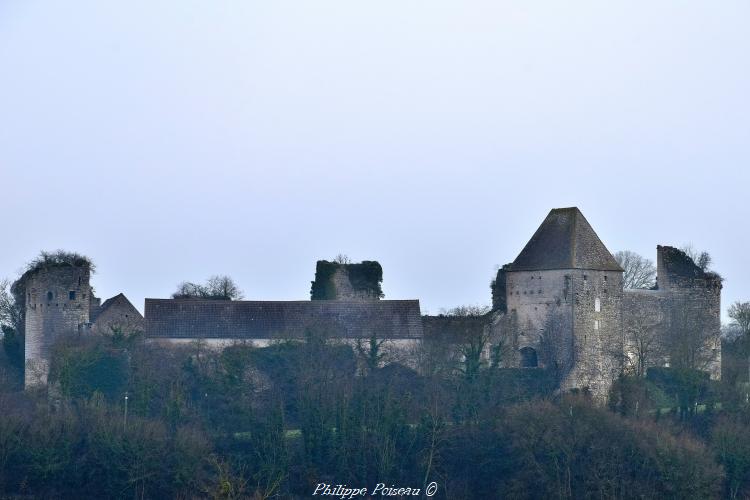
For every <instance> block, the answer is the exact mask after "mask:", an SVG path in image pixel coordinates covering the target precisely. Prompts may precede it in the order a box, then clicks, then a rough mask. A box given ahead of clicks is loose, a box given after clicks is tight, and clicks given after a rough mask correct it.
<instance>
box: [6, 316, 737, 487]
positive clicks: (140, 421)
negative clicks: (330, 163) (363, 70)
mask: <svg viewBox="0 0 750 500" xmlns="http://www.w3.org/2000/svg"><path fill="white" fill-rule="evenodd" d="M467 321H469V320H467ZM460 324H461V325H464V326H465V323H460ZM456 325H459V323H456ZM52 364H53V370H52V374H53V375H52V376H51V380H52V384H53V386H54V387H57V388H59V390H58V389H55V390H54V391H56V392H55V393H56V394H60V393H61V394H62V395H61V396H57V397H56V398H55V399H54V400H53V404H52V405H50V404H48V400H47V399H46V396H42V395H35V393H29V394H26V393H16V394H13V393H7V392H2V391H0V408H2V409H3V412H4V413H3V418H1V419H0V497H17V496H24V495H25V496H27V497H34V498H36V497H42V498H44V497H46V498H133V497H136V498H196V497H199V498H204V497H213V498H248V497H251V498H252V497H255V498H269V497H274V496H275V497H278V498H295V497H301V498H305V497H308V496H309V495H310V494H311V492H312V491H313V490H314V488H315V485H316V484H317V483H319V482H321V481H325V482H332V483H334V484H338V483H342V484H343V483H346V484H349V485H359V484H361V485H363V486H368V487H370V488H372V487H373V486H374V485H375V484H376V483H378V482H385V483H386V484H396V485H403V486H408V487H414V488H424V486H425V485H426V484H428V483H429V482H431V481H435V482H437V484H438V485H439V492H438V496H437V498H451V499H474V498H717V497H719V496H720V495H721V494H722V493H723V494H724V495H725V496H727V497H730V498H737V497H743V496H747V495H748V494H749V493H750V421H749V420H748V419H747V418H746V416H745V415H744V411H745V410H744V407H743V406H741V405H740V406H739V407H738V408H741V409H740V410H739V412H738V413H730V412H728V411H727V410H724V409H721V410H720V409H715V410H711V411H709V410H708V401H709V398H711V397H718V396H716V395H715V394H713V393H712V390H713V385H712V384H710V383H709V384H708V385H707V387H706V388H705V390H704V392H703V393H700V394H699V402H700V404H702V405H703V409H702V410H701V411H700V412H699V413H698V414H694V413H693V414H686V415H685V416H683V417H682V418H676V415H675V416H674V417H673V416H671V415H670V414H667V413H665V414H664V415H663V416H660V415H661V411H659V410H660V409H661V408H660V406H661V405H665V404H666V405H672V406H675V407H676V406H677V405H678V402H679V399H678V395H679V393H680V391H685V389H683V388H681V387H682V385H684V384H687V385H688V386H689V385H690V384H692V383H693V379H692V378H691V377H689V376H685V377H683V376H682V375H681V374H679V373H676V372H672V371H661V372H660V371H657V372H654V373H652V374H651V378H649V379H634V378H633V379H623V380H621V381H620V382H618V384H616V387H617V388H618V389H617V390H616V391H613V392H616V393H617V394H619V395H616V394H615V395H613V401H614V403H613V409H615V410H617V412H619V413H621V414H622V415H618V414H617V413H616V412H612V411H609V410H606V409H603V408H597V407H596V406H594V404H593V403H592V402H591V401H588V400H586V399H585V398H584V397H560V396H559V395H555V394H554V393H553V389H554V387H555V384H554V374H552V373H551V372H549V371H547V370H543V369H515V370H512V369H498V368H497V367H494V368H493V367H491V366H485V365H481V366H479V369H478V370H477V371H476V373H474V374H473V376H472V377H467V376H466V375H465V373H463V372H462V371H460V370H453V371H437V372H431V373H430V374H429V375H421V374H420V373H418V372H416V371H414V370H411V369H409V368H406V367H404V366H400V365H398V364H386V365H385V366H384V367H375V366H371V367H369V369H366V370H361V371H360V372H359V374H356V369H357V358H356V354H355V352H354V351H353V349H352V347H350V346H347V345H337V344H335V343H334V342H332V341H331V340H330V339H329V338H328V336H327V331H326V330H325V328H313V329H310V330H309V331H308V333H307V335H306V337H305V339H303V340H302V341H285V342H279V343H276V344H273V345H271V346H269V347H265V348H259V347H254V346H252V345H250V344H243V343H238V344H236V345H232V346H229V347H227V348H225V349H224V350H213V349H209V348H208V347H207V346H206V345H205V344H203V343H200V342H195V343H192V344H189V345H184V346H179V347H178V346H173V347H172V348H169V349H166V348H164V347H162V346H158V345H149V344H146V343H144V342H143V340H142V338H139V337H135V338H132V339H125V338H120V339H118V338H117V336H107V337H90V338H85V339H83V340H78V341H75V342H66V343H64V344H61V345H59V346H58V347H57V348H56V349H55V351H54V357H53V360H52ZM686 377H687V378H686ZM696 380H702V379H700V378H698V379H696ZM701 383H702V382H701ZM54 391H53V392H54ZM126 391H127V393H128V395H129V404H128V419H127V424H126V422H125V401H124V398H123V397H122V396H123V394H124V393H125V392H126ZM701 398H702V399H701ZM722 398H723V396H722ZM634 401H646V402H645V403H639V404H638V407H639V411H638V412H635V411H634ZM722 401H723V400H722ZM623 415H624V416H623ZM657 419H658V422H655V420H657ZM722 467H723V469H722ZM725 473H726V476H725V475H724V474H725ZM725 477H726V480H725ZM84 485H85V487H84Z"/></svg>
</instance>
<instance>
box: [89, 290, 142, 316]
mask: <svg viewBox="0 0 750 500" xmlns="http://www.w3.org/2000/svg"><path fill="white" fill-rule="evenodd" d="M115 305H119V306H120V307H122V308H126V309H129V310H132V311H133V313H135V316H136V318H140V319H143V317H142V316H141V313H140V312H139V311H138V309H136V308H135V306H134V305H133V304H132V303H131V302H130V301H129V300H128V298H127V297H126V296H125V294H123V293H118V294H117V295H115V296H114V297H110V298H108V299H107V300H105V301H104V302H102V305H100V306H98V307H93V308H92V310H91V311H90V319H89V321H91V323H95V322H96V320H97V319H98V318H99V316H101V315H102V314H103V313H104V312H106V311H107V310H108V309H109V308H110V307H113V306H115Z"/></svg>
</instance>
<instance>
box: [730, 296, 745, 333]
mask: <svg viewBox="0 0 750 500" xmlns="http://www.w3.org/2000/svg"><path fill="white" fill-rule="evenodd" d="M728 313H729V317H730V318H732V323H733V324H734V325H736V326H737V327H739V329H740V332H741V334H742V335H743V336H746V337H747V336H748V335H750V302H740V301H737V302H735V303H734V304H732V305H731V306H729V311H728Z"/></svg>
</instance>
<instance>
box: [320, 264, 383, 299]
mask: <svg viewBox="0 0 750 500" xmlns="http://www.w3.org/2000/svg"><path fill="white" fill-rule="evenodd" d="M339 269H344V270H346V273H347V275H348V276H349V281H350V283H351V285H352V288H353V289H354V290H355V291H359V292H365V293H366V294H368V295H369V296H371V297H373V298H382V297H383V289H382V286H381V285H382V283H383V268H382V267H381V266H380V264H379V263H378V262H376V261H371V260H365V261H362V262H360V263H359V264H341V263H338V262H329V261H327V260H319V261H318V262H317V264H316V265H315V281H313V282H312V287H311V289H310V298H311V299H312V300H332V299H335V298H336V287H335V286H334V284H333V276H334V274H336V271H337V270H339Z"/></svg>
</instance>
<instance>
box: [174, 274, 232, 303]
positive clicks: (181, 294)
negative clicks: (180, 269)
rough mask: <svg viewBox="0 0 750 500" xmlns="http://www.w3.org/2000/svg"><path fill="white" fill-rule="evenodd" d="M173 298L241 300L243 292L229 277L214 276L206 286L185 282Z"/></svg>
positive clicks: (207, 281) (179, 286)
mask: <svg viewBox="0 0 750 500" xmlns="http://www.w3.org/2000/svg"><path fill="white" fill-rule="evenodd" d="M172 298H173V299H220V300H241V299H242V290H240V288H239V286H237V284H236V283H235V282H234V280H233V279H232V278H230V277H229V276H220V275H214V276H211V277H210V278H208V279H207V280H206V284H205V285H202V284H200V283H193V282H191V281H183V282H182V283H180V284H179V285H177V291H176V292H175V293H173V294H172Z"/></svg>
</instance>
